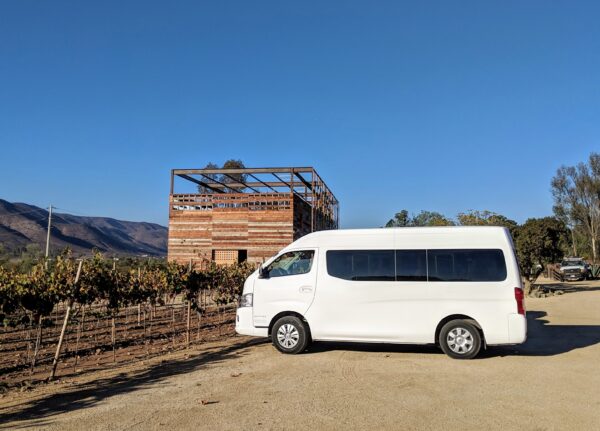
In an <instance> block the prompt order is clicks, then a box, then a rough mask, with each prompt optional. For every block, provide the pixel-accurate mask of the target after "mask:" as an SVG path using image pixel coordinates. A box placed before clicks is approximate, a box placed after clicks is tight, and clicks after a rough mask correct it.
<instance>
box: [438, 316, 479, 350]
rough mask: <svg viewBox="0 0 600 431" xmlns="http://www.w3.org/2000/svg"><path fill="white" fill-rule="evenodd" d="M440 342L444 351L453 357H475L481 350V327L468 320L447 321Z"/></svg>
mask: <svg viewBox="0 0 600 431" xmlns="http://www.w3.org/2000/svg"><path fill="white" fill-rule="evenodd" d="M438 342H439V344H440V347H441V348H442V350H443V351H444V353H445V354H446V355H448V356H450V357H451V358H453V359H473V358H474V357H475V356H477V354H478V353H479V351H480V350H481V334H480V333H479V329H478V328H477V327H476V326H475V325H473V324H472V323H471V322H469V321H467V320H452V321H450V322H448V323H446V324H445V325H444V326H443V327H442V330H441V331H440V336H439V340H438Z"/></svg>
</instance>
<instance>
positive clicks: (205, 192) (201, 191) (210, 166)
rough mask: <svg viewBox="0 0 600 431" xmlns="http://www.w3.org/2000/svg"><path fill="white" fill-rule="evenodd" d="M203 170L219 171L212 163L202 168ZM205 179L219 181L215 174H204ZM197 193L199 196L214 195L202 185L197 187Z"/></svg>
mask: <svg viewBox="0 0 600 431" xmlns="http://www.w3.org/2000/svg"><path fill="white" fill-rule="evenodd" d="M204 169H219V167H218V166H217V165H215V164H214V163H212V162H209V163H208V164H207V165H206V166H204ZM204 175H205V176H206V177H208V178H210V179H211V180H217V181H218V180H219V175H217V174H204ZM198 193H201V194H210V193H214V190H212V189H209V188H208V187H205V186H203V185H198Z"/></svg>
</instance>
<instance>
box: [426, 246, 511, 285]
mask: <svg viewBox="0 0 600 431" xmlns="http://www.w3.org/2000/svg"><path fill="white" fill-rule="evenodd" d="M427 259H428V260H427V263H428V271H429V281H503V280H505V279H506V263H505V261H504V253H502V250H484V249H480V250H467V249H465V250H427Z"/></svg>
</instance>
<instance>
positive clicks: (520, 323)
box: [508, 314, 527, 344]
mask: <svg viewBox="0 0 600 431" xmlns="http://www.w3.org/2000/svg"><path fill="white" fill-rule="evenodd" d="M508 339H509V343H510V344H521V343H524V342H525V340H527V318H526V317H525V316H523V315H522V314H509V315H508Z"/></svg>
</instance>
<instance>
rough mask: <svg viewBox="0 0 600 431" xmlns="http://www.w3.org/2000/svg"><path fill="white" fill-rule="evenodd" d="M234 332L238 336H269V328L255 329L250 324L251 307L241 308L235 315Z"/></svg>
mask: <svg viewBox="0 0 600 431" xmlns="http://www.w3.org/2000/svg"><path fill="white" fill-rule="evenodd" d="M235 332H237V333H238V334H240V335H251V336H254V337H266V336H268V335H269V328H255V327H254V325H253V324H252V307H242V308H238V309H237V312H236V313H235Z"/></svg>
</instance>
